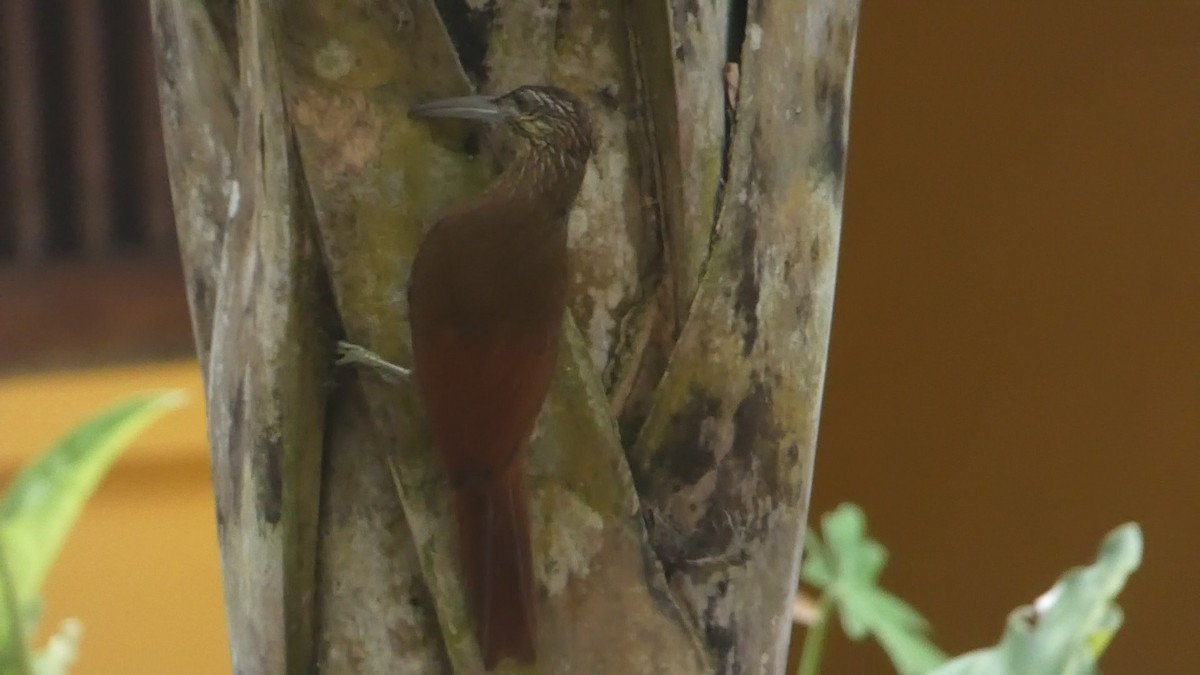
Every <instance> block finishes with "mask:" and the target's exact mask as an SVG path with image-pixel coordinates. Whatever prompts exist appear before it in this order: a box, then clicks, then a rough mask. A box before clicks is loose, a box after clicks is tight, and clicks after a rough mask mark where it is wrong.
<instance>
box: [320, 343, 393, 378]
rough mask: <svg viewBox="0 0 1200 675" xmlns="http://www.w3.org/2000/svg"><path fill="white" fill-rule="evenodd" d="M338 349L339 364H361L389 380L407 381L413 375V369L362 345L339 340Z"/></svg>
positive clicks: (337, 362)
mask: <svg viewBox="0 0 1200 675" xmlns="http://www.w3.org/2000/svg"><path fill="white" fill-rule="evenodd" d="M337 351H338V358H337V361H336V362H335V363H336V364H337V365H339V366H348V365H349V366H361V367H364V368H366V369H368V370H370V371H372V372H374V373H375V374H377V375H379V376H380V377H382V378H383V379H385V380H388V381H389V382H401V381H405V380H408V379H409V378H410V377H411V376H412V371H411V370H409V369H408V368H403V367H401V366H398V365H396V364H394V363H392V362H391V361H388V360H387V359H385V358H383V357H382V356H380V355H378V354H376V353H375V352H373V351H371V350H369V349H367V348H366V347H363V346H362V345H356V344H354V343H352V342H346V341H345V340H339V341H338V344H337Z"/></svg>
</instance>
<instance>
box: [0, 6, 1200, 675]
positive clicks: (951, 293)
mask: <svg viewBox="0 0 1200 675" xmlns="http://www.w3.org/2000/svg"><path fill="white" fill-rule="evenodd" d="M864 4H865V7H864V12H863V18H862V25H861V30H860V36H859V53H858V63H857V69H856V76H855V83H854V87H855V89H854V101H853V121H852V124H851V143H850V160H849V161H850V169H849V179H848V185H847V193H846V198H847V207H846V222H845V229H844V236H843V248H842V259H841V260H842V262H841V270H840V276H839V282H838V284H839V286H838V298H837V309H836V313H835V325H834V336H833V347H832V351H831V361H830V369H829V381H828V387H827V392H826V398H825V411H824V421H823V427H822V430H821V446H820V451H819V453H818V462H817V473H816V483H815V488H814V495H813V511H814V513H820V512H822V511H824V510H827V509H829V508H832V507H833V506H834V505H836V504H837V503H838V502H840V501H844V500H852V501H857V502H859V503H861V504H863V505H864V506H865V508H866V512H867V514H868V517H869V519H870V525H871V528H872V530H873V532H874V534H876V535H877V536H878V537H879V538H880V539H882V540H883V541H884V542H885V543H886V544H887V545H888V546H889V547H890V549H891V551H892V561H891V563H890V566H889V568H888V571H887V572H886V573H885V576H884V581H885V584H887V585H888V586H890V587H892V588H894V589H895V590H896V591H897V592H898V593H900V594H901V595H902V596H904V597H906V598H908V599H910V600H911V601H912V602H913V603H914V604H916V605H917V606H918V607H919V608H920V609H922V610H923V611H925V612H926V613H927V614H928V616H929V617H930V619H931V620H932V622H933V624H934V625H935V627H936V628H937V639H938V641H939V643H940V644H941V645H943V646H944V647H945V648H947V649H948V650H950V651H955V652H957V651H962V650H966V649H969V648H973V647H976V646H980V645H983V644H985V643H990V642H992V641H994V640H995V639H996V638H997V637H998V636H999V634H1000V632H1001V629H1002V625H1003V619H1004V616H1005V614H1006V612H1007V611H1008V610H1009V609H1011V608H1012V607H1013V606H1015V605H1017V604H1021V603H1024V602H1027V601H1029V600H1030V599H1031V598H1033V597H1034V596H1035V595H1037V594H1038V593H1040V592H1041V591H1043V590H1045V588H1046V587H1047V586H1048V585H1049V584H1050V583H1051V582H1052V581H1053V580H1054V579H1055V578H1056V577H1057V575H1058V574H1059V573H1060V572H1061V571H1062V570H1063V569H1065V568H1066V567H1068V566H1071V565H1075V564H1080V563H1084V562H1087V561H1089V560H1090V559H1091V558H1092V556H1093V555H1094V553H1095V548H1096V545H1097V544H1098V542H1099V540H1100V538H1101V536H1102V535H1103V534H1104V533H1105V532H1106V531H1108V530H1109V529H1110V528H1111V527H1113V526H1115V525H1116V524H1118V523H1120V522H1123V521H1125V520H1130V519H1133V520H1138V521H1140V522H1141V523H1142V525H1143V527H1144V531H1145V535H1146V539H1147V549H1146V558H1145V562H1144V566H1143V569H1142V570H1141V571H1140V572H1138V573H1137V575H1136V576H1135V577H1134V578H1133V580H1132V583H1131V585H1130V587H1129V588H1128V589H1127V591H1126V593H1125V594H1124V596H1123V599H1122V603H1123V605H1124V606H1125V608H1126V610H1127V614H1126V626H1125V628H1124V629H1123V631H1122V632H1121V633H1120V634H1119V635H1118V637H1117V639H1116V640H1115V642H1114V643H1113V645H1112V647H1111V650H1110V653H1109V656H1108V658H1107V660H1106V666H1107V668H1106V672H1114V673H1168V674H1170V673H1193V672H1200V641H1197V640H1196V639H1195V635H1196V634H1197V633H1198V632H1200V609H1198V608H1197V598H1200V518H1198V515H1200V265H1198V263H1200V2H1189V1H1186V0H1178V1H1172V0H1143V1H1134V0H1109V1H1100V0H1096V1H1094V2H1080V1H1070V2H1068V1H1061V2H1044V0H1022V1H1020V2H1016V1H1011V0H1010V1H1006V2H991V3H984V2H962V1H961V0H937V1H934V0H921V1H920V2H917V1H907V0H905V1H900V0H890V1H889V0H866V2H865V3H864ZM161 386H183V387H185V388H187V389H189V390H191V391H192V392H193V400H194V401H195V402H194V403H193V404H192V406H191V407H189V408H187V409H186V410H184V411H182V412H179V413H175V414H173V415H172V416H171V417H170V418H169V419H167V420H165V421H164V422H162V423H160V425H159V426H158V427H156V428H155V429H154V431H153V432H152V433H150V434H149V435H147V437H146V438H145V440H144V441H143V442H141V443H139V445H138V446H137V447H136V448H135V449H134V450H133V451H131V452H130V454H129V455H128V456H127V457H126V458H125V459H124V460H122V462H121V463H120V465H119V466H118V467H117V469H116V470H115V472H114V473H113V475H112V476H111V477H110V479H109V480H108V481H107V482H106V483H105V484H104V485H103V487H102V488H101V490H100V492H99V494H98V496H97V498H96V499H95V501H94V502H93V503H92V504H90V505H89V507H88V510H87V511H86V513H85V515H84V517H83V520H82V523H81V525H80V528H79V530H78V531H77V532H76V534H75V535H74V536H73V537H72V539H71V540H70V542H69V544H68V546H67V548H66V550H65V552H64V555H63V558H62V560H61V561H60V563H59V565H58V566H57V567H56V568H55V570H54V571H53V573H52V575H51V577H50V580H49V582H48V589H47V603H48V605H47V611H48V617H47V619H48V623H50V624H54V623H57V621H58V620H60V619H61V618H62V617H64V616H78V617H80V618H81V619H82V620H83V622H84V624H85V631H86V633H85V637H84V644H83V653H82V661H81V663H80V665H79V667H78V669H77V670H76V672H77V673H79V675H101V674H115V673H121V674H125V675H137V674H139V673H146V674H155V675H157V674H161V673H171V674H176V673H178V674H190V673H197V674H209V673H227V672H228V671H229V664H228V658H227V656H226V643H225V637H224V619H223V615H222V612H221V605H220V602H221V595H220V589H219V582H218V560H217V554H216V546H215V527H214V516H213V509H212V504H211V500H210V496H209V495H210V493H209V470H208V465H207V450H206V447H205V443H204V435H203V434H204V432H203V422H202V411H201V405H200V401H201V398H200V395H199V378H198V375H197V373H196V368H195V366H194V365H191V364H186V363H185V364H169V365H165V366H155V367H149V368H141V369H137V368H134V369H118V370H111V371H101V372H96V373H92V372H89V373H83V374H68V375H52V376H42V377H35V378H21V379H10V380H6V381H0V428H2V429H3V431H4V433H3V436H2V438H0V481H7V479H8V477H9V476H10V475H11V471H12V468H13V466H14V465H15V462H17V461H18V460H19V459H20V458H22V457H25V456H27V455H28V453H29V452H31V451H32V450H34V449H40V448H42V447H44V446H45V445H46V444H48V443H49V442H50V441H51V440H52V439H53V438H55V437H56V436H57V435H58V434H59V433H61V432H62V431H63V430H65V429H67V428H68V427H69V426H70V425H71V424H73V423H74V422H76V421H78V420H80V419H82V418H83V417H85V416H86V415H87V414H89V413H91V412H94V411H95V410H96V409H97V408H99V407H100V406H102V405H104V404H107V403H109V402H111V401H112V400H114V399H116V398H118V397H120V396H123V395H125V394H127V393H129V392H131V391H135V390H141V389H146V388H154V387H161ZM835 633H836V631H835ZM830 658H831V659H832V660H831V663H830V667H829V668H828V669H827V670H826V672H828V673H884V672H888V669H887V668H886V666H885V661H884V660H883V659H882V657H881V656H880V655H879V654H878V653H877V650H875V649H874V648H872V647H862V646H854V647H851V646H848V645H845V644H844V643H843V642H842V641H841V640H840V639H835V644H834V645H833V649H832V654H831V656H830Z"/></svg>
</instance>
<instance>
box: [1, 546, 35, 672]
mask: <svg viewBox="0 0 1200 675" xmlns="http://www.w3.org/2000/svg"><path fill="white" fill-rule="evenodd" d="M0 597H2V599H3V607H0V611H3V612H4V614H5V620H6V621H7V623H8V631H7V633H8V635H4V634H3V633H0V647H6V646H8V645H4V644H3V642H4V638H6V637H7V638H8V640H9V642H11V643H12V644H11V647H12V654H13V657H14V658H13V663H12V665H14V666H16V672H17V673H20V675H31V674H32V673H33V665H32V664H31V663H30V660H29V645H27V644H25V626H24V622H23V621H22V613H21V602H20V600H19V599H18V598H17V589H16V588H15V587H13V583H12V575H11V574H10V573H9V571H8V558H7V556H5V554H4V533H3V532H0ZM4 651H5V650H0V654H2V653H3V652H4ZM6 665H8V664H5V663H3V662H2V661H0V669H3V668H4V667H5V666H6Z"/></svg>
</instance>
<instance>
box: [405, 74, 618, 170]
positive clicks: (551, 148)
mask: <svg viewBox="0 0 1200 675" xmlns="http://www.w3.org/2000/svg"><path fill="white" fill-rule="evenodd" d="M409 114H410V115H412V116H413V117H453V118H458V119H471V120H479V121H482V122H487V123H488V124H491V125H494V126H499V127H503V128H504V130H505V131H507V132H509V133H511V134H512V135H513V136H514V137H515V138H516V139H517V140H518V141H520V142H524V143H525V144H527V145H528V146H529V148H530V149H532V150H534V151H535V152H538V153H539V154H543V153H558V154H560V155H565V156H567V157H569V158H571V159H574V160H577V161H579V162H580V164H582V163H584V162H586V161H587V159H588V157H589V156H590V155H591V154H592V151H593V149H594V148H595V140H594V136H593V131H592V122H591V118H590V116H589V115H588V111H587V106H585V105H584V104H583V101H581V100H579V98H578V97H577V96H575V95H574V94H572V93H571V92H569V91H566V90H565V89H559V88H558V87H543V86H532V85H530V86H524V87H518V88H516V89H513V90H512V91H510V92H508V93H507V94H502V95H500V96H462V97H459V98H448V99H442V100H440V101H433V102H431V103H425V104H422V105H419V106H416V107H415V108H413V109H412V110H411V111H410V112H409Z"/></svg>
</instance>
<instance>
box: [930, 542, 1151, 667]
mask: <svg viewBox="0 0 1200 675" xmlns="http://www.w3.org/2000/svg"><path fill="white" fill-rule="evenodd" d="M1141 562H1142V530H1141V528H1140V527H1138V525H1137V524H1136V523H1126V524H1124V525H1122V526H1120V527H1118V528H1117V529H1115V530H1113V531H1112V532H1111V533H1109V535H1108V536H1107V537H1106V538H1105V539H1104V543H1103V544H1102V545H1101V546H1100V554H1099V555H1098V556H1097V557H1096V562H1094V563H1092V564H1091V565H1089V566H1088V567H1078V568H1075V569H1072V570H1070V571H1068V572H1067V573H1066V574H1064V575H1063V576H1062V577H1061V578H1060V579H1059V581H1058V583H1056V584H1055V585H1054V587H1053V588H1051V589H1050V590H1049V591H1047V592H1046V593H1045V594H1043V595H1042V596H1041V597H1039V598H1038V599H1037V600H1036V601H1034V603H1033V604H1032V605H1026V606H1023V607H1018V608H1017V609H1015V610H1013V611H1012V613H1011V614H1009V615H1008V627H1007V629H1006V630H1005V631H1004V636H1003V637H1002V638H1001V639H1000V643H999V644H997V645H996V646H995V647H989V648H987V649H980V650H978V651H974V652H970V653H968V654H964V655H962V656H960V657H958V658H956V659H954V660H953V661H951V662H950V663H948V664H946V665H944V666H942V667H941V668H938V669H937V670H935V671H934V672H933V675H1005V674H1007V673H1030V674H1031V675H1040V674H1042V673H1047V674H1053V675H1091V674H1094V673H1099V672H1100V671H1099V669H1098V668H1097V665H1096V661H1097V660H1098V659H1099V658H1100V655H1101V654H1103V653H1104V650H1105V648H1106V647H1108V643H1109V642H1110V641H1111V640H1112V638H1113V635H1115V634H1116V632H1117V629H1118V628H1120V627H1121V622H1122V619H1123V614H1122V612H1121V608H1120V607H1118V606H1117V605H1116V604H1115V603H1114V602H1113V600H1114V599H1115V598H1116V597H1117V594H1118V593H1120V592H1121V589H1122V588H1123V587H1124V586H1125V581H1126V580H1127V579H1128V578H1129V575H1130V574H1131V573H1132V572H1133V571H1134V570H1136V569H1137V568H1138V565H1140V564H1141Z"/></svg>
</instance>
